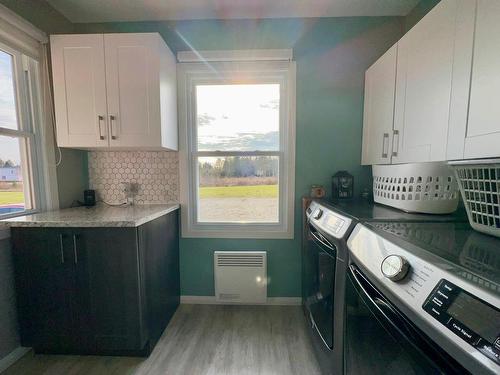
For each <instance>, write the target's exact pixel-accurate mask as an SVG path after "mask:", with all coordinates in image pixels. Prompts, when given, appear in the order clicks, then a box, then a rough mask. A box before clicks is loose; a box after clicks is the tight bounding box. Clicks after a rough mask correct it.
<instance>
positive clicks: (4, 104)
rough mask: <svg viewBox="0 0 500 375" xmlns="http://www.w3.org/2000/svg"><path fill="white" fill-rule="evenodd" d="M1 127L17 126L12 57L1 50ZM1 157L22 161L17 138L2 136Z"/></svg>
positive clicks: (13, 127) (0, 139) (17, 161)
mask: <svg viewBox="0 0 500 375" xmlns="http://www.w3.org/2000/svg"><path fill="white" fill-rule="evenodd" d="M0 127H2V128H8V129H16V128H17V116H16V104H15V96H14V85H13V81H12V57H11V55H9V54H7V53H5V52H2V51H0ZM0 159H2V160H4V161H5V160H8V159H10V160H12V161H14V162H16V163H19V162H20V157H19V143H18V140H17V139H14V138H10V137H5V136H0Z"/></svg>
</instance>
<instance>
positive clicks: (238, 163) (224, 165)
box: [200, 156, 279, 177]
mask: <svg viewBox="0 0 500 375" xmlns="http://www.w3.org/2000/svg"><path fill="white" fill-rule="evenodd" d="M278 167H279V161H278V158H276V157H270V156H228V157H225V158H223V159H222V158H218V159H217V160H216V161H215V163H209V162H204V163H200V176H201V177H276V176H278Z"/></svg>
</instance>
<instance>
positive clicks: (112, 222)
mask: <svg viewBox="0 0 500 375" xmlns="http://www.w3.org/2000/svg"><path fill="white" fill-rule="evenodd" d="M179 207H180V206H179V204H175V203H174V204H150V205H134V206H108V205H105V204H97V205H96V206H94V207H74V208H66V209H62V210H57V211H48V212H43V213H38V214H33V215H26V216H18V217H14V218H10V219H5V220H0V226H1V225H2V224H3V225H6V226H8V227H138V226H140V225H142V224H144V223H147V222H148V221H151V220H154V219H156V218H158V217H160V216H163V215H166V214H168V213H169V212H172V211H175V210H177V209H179Z"/></svg>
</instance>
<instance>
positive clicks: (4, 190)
mask: <svg viewBox="0 0 500 375" xmlns="http://www.w3.org/2000/svg"><path fill="white" fill-rule="evenodd" d="M13 71H14V59H13V57H12V55H10V54H8V53H5V52H3V51H1V50H0V215H3V214H8V213H13V212H17V211H23V210H24V209H25V208H27V207H26V206H28V205H29V203H28V202H27V199H26V198H27V197H26V196H25V192H24V187H23V171H22V157H21V156H22V155H23V152H25V150H26V139H25V138H24V137H22V136H19V137H18V136H16V131H19V127H18V119H17V112H16V100H15V98H16V95H15V81H14V74H13ZM2 128H3V129H4V131H3V132H2ZM5 129H7V131H5ZM2 133H3V134H8V135H9V136H6V135H2Z"/></svg>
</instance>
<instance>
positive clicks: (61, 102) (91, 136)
mask: <svg viewBox="0 0 500 375" xmlns="http://www.w3.org/2000/svg"><path fill="white" fill-rule="evenodd" d="M51 47H52V50H51V51H52V72H53V81H54V101H55V112H56V121H57V141H58V144H59V145H60V146H63V147H82V148H101V147H107V146H108V128H107V105H106V77H105V73H104V70H105V69H104V42H103V37H102V34H101V35H72V36H71V37H68V36H52V37H51Z"/></svg>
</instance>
